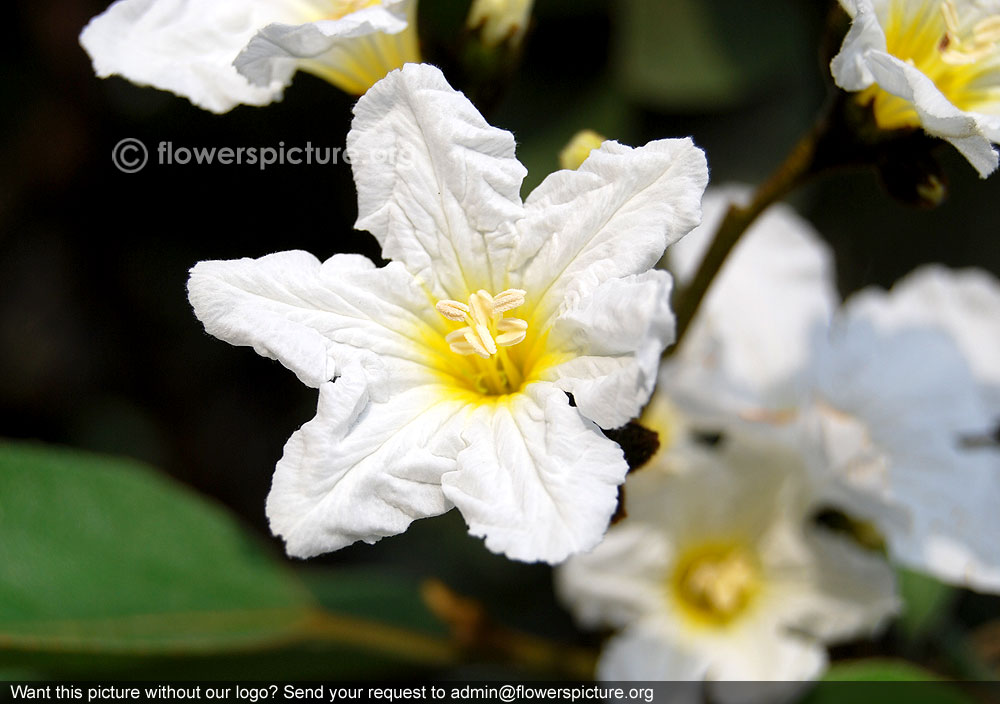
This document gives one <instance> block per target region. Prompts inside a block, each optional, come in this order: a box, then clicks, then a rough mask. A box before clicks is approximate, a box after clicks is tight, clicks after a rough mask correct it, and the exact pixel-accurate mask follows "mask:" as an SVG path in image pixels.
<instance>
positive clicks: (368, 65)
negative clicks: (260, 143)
mask: <svg viewBox="0 0 1000 704" xmlns="http://www.w3.org/2000/svg"><path fill="white" fill-rule="evenodd" d="M416 7H417V3H416V0H381V1H380V0H117V2H115V3H113V4H112V5H111V6H110V7H109V8H108V9H107V10H105V11H104V12H103V13H102V14H100V15H98V16H97V17H94V18H93V19H92V20H91V21H90V22H89V23H88V24H87V26H86V27H85V28H84V30H83V32H82V33H81V34H80V43H81V44H82V45H83V48H84V49H86V50H87V53H88V54H89V55H90V58H91V60H92V61H93V64H94V70H95V71H96V73H97V75H98V76H100V77H101V78H106V77H108V76H111V75H120V76H123V77H125V78H127V79H129V80H130V81H132V82H134V83H138V84H140V85H151V86H154V87H156V88H161V89H163V90H168V91H170V92H172V93H175V94H177V95H180V96H183V97H186V98H188V99H189V100H190V101H191V102H192V103H194V104H195V105H197V106H198V107H201V108H204V109H206V110H211V111H212V112H217V113H222V112H226V111H228V110H231V109H232V108H233V107H235V106H237V105H240V104H247V105H266V104H268V103H270V102H272V101H274V100H280V99H281V96H282V92H283V91H284V89H285V87H287V86H288V84H289V83H290V82H291V80H292V76H293V74H294V73H295V72H296V71H297V70H299V69H301V70H304V71H308V72H310V73H313V74H315V75H317V76H319V77H320V78H323V79H325V80H327V81H329V82H330V83H332V84H334V85H335V86H337V87H338V88H341V89H343V90H345V91H347V92H348V93H353V94H356V95H360V94H361V93H364V92H365V91H366V90H367V89H368V88H369V87H370V86H371V85H372V84H373V83H375V82H376V81H377V80H379V79H380V78H382V77H383V76H385V74H386V73H388V72H389V71H391V70H392V69H395V68H398V67H400V66H402V65H403V64H404V63H406V62H418V61H420V54H419V50H418V47H417V35H416V25H415V21H416Z"/></svg>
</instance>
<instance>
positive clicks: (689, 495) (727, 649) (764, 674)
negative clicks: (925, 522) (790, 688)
mask: <svg viewBox="0 0 1000 704" xmlns="http://www.w3.org/2000/svg"><path fill="white" fill-rule="evenodd" d="M661 393H662V391H659V390H658V391H657V394H656V396H659V395H660V394H661ZM654 398H655V396H654ZM668 454H669V452H668ZM625 489H626V497H627V504H626V505H627V509H628V517H627V518H625V519H624V520H623V521H621V522H619V523H617V524H616V525H614V526H613V527H612V528H610V529H609V530H608V534H607V536H606V537H605V540H604V541H603V542H602V543H601V544H600V545H598V546H597V547H596V548H595V549H594V550H592V551H591V552H589V553H587V554H582V555H576V556H573V557H571V558H570V559H569V560H567V561H566V563H564V564H563V565H561V566H560V567H559V568H558V569H557V571H556V586H557V591H558V593H559V595H560V596H561V598H562V599H563V601H564V602H565V603H567V604H568V605H569V607H570V608H571V609H572V611H573V612H574V614H575V615H576V617H577V619H578V620H579V621H580V623H581V624H582V625H584V626H589V627H609V626H610V627H612V628H614V629H619V632H618V633H617V634H616V635H615V636H614V637H613V638H612V639H611V640H610V641H609V642H608V643H607V645H606V647H605V649H604V651H603V652H602V654H601V658H600V661H599V663H598V674H599V676H600V677H601V678H602V679H606V680H625V679H627V680H695V681H703V680H704V681H708V682H711V683H713V685H712V690H711V699H712V701H720V702H734V701H739V702H747V701H775V697H777V696H778V695H779V691H778V690H777V689H775V688H773V687H765V686H757V687H756V688H753V687H748V686H747V682H748V681H789V680H809V679H814V678H815V677H817V676H818V675H819V674H820V673H821V672H822V671H823V669H824V667H825V664H826V648H825V644H827V643H834V642H840V641H845V640H849V639H852V638H856V637H859V636H866V635H869V634H871V633H872V632H873V631H875V630H877V629H878V628H879V627H880V626H881V625H882V624H883V623H884V621H885V620H886V618H887V617H888V616H890V615H891V614H893V613H894V612H895V610H896V607H897V600H896V597H895V594H894V584H893V576H892V571H891V570H890V568H889V566H888V564H887V563H886V562H885V560H884V559H883V558H881V557H880V556H879V555H878V554H876V553H873V552H869V551H866V550H864V549H862V548H860V547H858V546H857V545H855V544H854V543H853V542H852V541H850V540H849V539H847V538H844V537H842V536H839V535H835V534H832V533H830V532H828V531H827V530H825V529H823V528H821V527H819V526H818V525H816V524H815V522H814V521H813V517H814V513H815V511H816V509H817V504H816V503H815V499H816V496H815V495H814V494H813V493H812V481H811V477H810V474H809V472H808V469H807V467H806V466H805V464H804V463H803V460H802V456H801V455H800V454H798V453H797V452H796V451H794V450H793V449H790V448H788V447H785V446H784V445H782V444H781V443H780V442H776V441H775V440H774V439H773V438H771V437H769V434H767V433H754V432H752V428H743V430H742V431H740V430H736V429H735V428H734V427H732V426H731V427H729V428H728V429H727V432H726V434H725V437H724V439H723V440H722V441H721V442H720V443H719V444H718V445H717V446H715V447H711V448H706V447H702V448H701V449H700V450H693V449H692V448H690V447H688V448H687V449H686V450H685V452H683V453H682V454H681V455H679V456H677V457H674V458H673V461H671V462H668V463H665V462H663V461H654V462H652V463H650V464H648V465H646V466H644V467H643V468H642V469H641V470H639V471H637V472H634V473H633V474H631V475H630V476H629V479H628V481H627V482H626V484H625ZM726 681H738V682H741V683H742V687H741V688H739V689H736V688H729V687H719V686H718V683H721V682H726Z"/></svg>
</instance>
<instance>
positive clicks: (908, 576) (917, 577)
mask: <svg viewBox="0 0 1000 704" xmlns="http://www.w3.org/2000/svg"><path fill="white" fill-rule="evenodd" d="M896 574H897V580H898V584H899V592H900V595H901V596H902V599H903V613H902V615H901V616H900V618H899V621H898V623H899V628H900V631H901V632H902V634H903V636H904V637H905V638H906V639H907V640H910V641H916V640H920V639H922V638H924V637H925V636H926V635H928V634H929V633H930V632H931V631H933V629H934V627H935V626H937V625H938V624H939V623H941V620H942V619H943V618H945V617H946V616H947V615H948V612H949V608H950V606H951V604H952V602H954V600H955V597H956V596H957V594H958V590H956V589H955V588H954V587H951V586H949V585H947V584H942V583H941V582H939V581H937V580H936V579H933V578H931V577H928V576H926V575H922V574H919V573H917V572H911V571H909V570H902V569H901V570H898V571H897V573H896Z"/></svg>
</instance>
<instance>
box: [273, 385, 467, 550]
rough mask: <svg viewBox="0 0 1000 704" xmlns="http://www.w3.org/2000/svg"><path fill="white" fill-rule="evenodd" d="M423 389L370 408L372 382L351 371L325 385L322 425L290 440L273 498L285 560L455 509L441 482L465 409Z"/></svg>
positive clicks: (371, 538)
mask: <svg viewBox="0 0 1000 704" xmlns="http://www.w3.org/2000/svg"><path fill="white" fill-rule="evenodd" d="M440 399H441V395H440V393H439V391H438V390H436V389H434V388H432V387H419V388H416V389H411V390H410V391H407V392H404V393H401V394H397V395H396V396H394V397H393V398H392V400H391V401H390V402H387V403H377V402H374V401H373V400H372V397H371V394H370V393H369V389H368V384H367V374H366V373H365V372H364V371H363V370H361V369H359V368H357V367H350V368H348V369H346V370H345V371H344V375H343V376H341V377H340V378H338V379H337V381H335V382H327V383H325V384H323V385H322V386H321V387H320V396H319V406H318V408H317V411H316V417H315V418H313V419H312V420H311V421H309V422H308V423H306V424H305V425H303V426H302V427H301V428H300V429H299V430H298V431H296V432H295V434H294V435H292V437H291V438H290V439H289V440H288V443H287V444H286V445H285V452H284V455H283V456H282V458H281V460H280V461H279V462H278V465H277V467H276V468H275V472H274V480H273V483H272V485H271V493H270V494H269V495H268V498H267V516H268V520H269V521H270V523H271V530H272V532H274V534H275V535H279V536H281V537H282V538H284V540H285V542H286V548H287V550H288V554H289V555H292V556H294V557H303V558H304V557H312V556H314V555H319V554H321V553H324V552H330V551H332V550H339V549H340V548H342V547H346V546H347V545H350V544H351V543H354V542H357V541H359V540H363V541H365V542H366V543H374V542H375V541H377V540H378V539H379V538H382V537H384V536H387V535H395V534H397V533H401V532H403V531H404V530H406V528H407V526H408V525H409V524H410V523H411V522H412V521H414V520H416V519H418V518H424V517H427V516H435V515H438V514H440V513H444V512H445V511H447V510H448V509H450V508H451V503H450V502H449V501H448V500H447V499H446V498H445V497H444V494H443V493H442V491H441V486H440V478H441V475H442V474H444V473H445V472H448V471H452V470H453V469H454V466H455V461H454V459H453V458H454V453H453V450H454V448H449V447H442V446H443V445H446V444H447V443H449V441H451V440H452V438H454V437H456V436H457V435H458V431H457V430H452V431H448V430H446V428H447V426H448V425H449V424H450V423H452V422H454V419H455V417H456V416H460V415H461V406H460V405H459V404H456V403H454V402H450V403H449V402H442V401H441V400H440Z"/></svg>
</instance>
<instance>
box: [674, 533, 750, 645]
mask: <svg viewBox="0 0 1000 704" xmlns="http://www.w3.org/2000/svg"><path fill="white" fill-rule="evenodd" d="M760 585H761V575H760V567H759V565H758V563H757V560H756V556H755V554H754V553H753V551H751V550H748V549H747V548H745V547H743V546H741V545H739V544H736V543H711V544H703V545H700V546H697V547H695V548H694V549H691V550H689V551H687V552H686V553H685V554H683V555H682V557H681V559H680V560H678V561H677V563H676V566H675V567H674V570H673V572H672V573H671V575H670V580H669V589H670V591H671V593H672V596H673V597H674V599H675V601H676V602H677V603H678V604H679V605H680V607H681V611H682V612H683V613H684V614H685V615H686V616H688V617H689V619H690V620H692V621H694V622H696V623H698V624H701V625H709V626H723V625H726V624H728V623H730V622H732V621H733V620H734V619H736V618H737V617H738V616H739V615H740V614H742V613H744V612H745V611H746V609H747V608H748V606H749V605H750V603H751V602H752V601H753V598H754V597H755V596H756V594H757V593H758V592H759V591H760Z"/></svg>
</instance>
